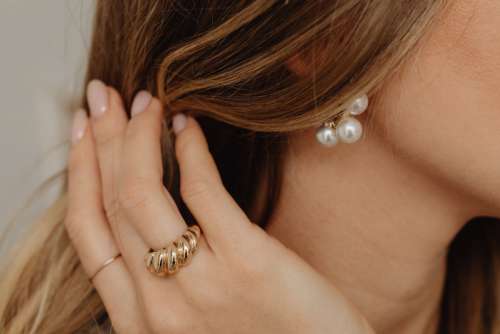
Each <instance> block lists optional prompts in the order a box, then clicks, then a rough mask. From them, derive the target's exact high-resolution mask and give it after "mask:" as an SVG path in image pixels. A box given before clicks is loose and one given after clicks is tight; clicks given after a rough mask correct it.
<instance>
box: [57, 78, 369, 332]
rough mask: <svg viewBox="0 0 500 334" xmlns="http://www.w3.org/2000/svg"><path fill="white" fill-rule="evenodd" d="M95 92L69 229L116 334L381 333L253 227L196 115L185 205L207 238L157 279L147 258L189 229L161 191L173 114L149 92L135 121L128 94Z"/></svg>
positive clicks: (181, 133)
mask: <svg viewBox="0 0 500 334" xmlns="http://www.w3.org/2000/svg"><path fill="white" fill-rule="evenodd" d="M87 96H88V100H89V105H90V109H91V114H92V118H91V120H88V119H87V118H86V114H85V113H83V111H80V112H78V113H77V116H76V118H75V123H74V124H75V125H74V133H73V146H72V150H71V153H70V158H69V163H68V166H69V180H68V181H69V189H68V190H69V205H68V213H67V217H66V219H65V224H66V227H67V230H68V234H69V236H70V238H71V240H72V241H73V243H74V245H75V248H76V250H77V252H78V255H79V257H80V259H81V262H82V265H83V267H84V269H85V270H86V272H87V274H88V275H89V276H90V277H91V279H92V281H93V283H94V285H95V287H96V289H97V291H98V293H99V294H100V296H101V298H102V300H103V303H104V305H105V307H106V309H107V311H108V314H109V316H110V319H111V321H112V323H113V326H114V328H115V330H116V331H118V332H119V333H169V334H176V333H179V334H180V333H242V334H245V333H249V334H250V333H252V334H253V333H263V334H265V333H297V334H298V333H318V334H319V333H336V332H342V333H359V334H366V333H373V332H372V330H371V328H370V327H369V325H368V324H367V322H366V320H365V319H364V317H363V316H362V315H361V314H359V313H358V311H357V310H356V309H355V308H354V307H352V305H351V304H350V303H349V302H348V301H347V300H346V299H345V298H344V297H343V296H342V295H341V293H340V292H339V291H338V290H337V289H336V288H335V287H334V286H332V285H331V284H330V283H329V282H328V281H327V280H326V279H325V277H323V276H322V275H320V274H319V273H318V272H317V271H315V270H314V269H313V268H312V267H311V266H310V265H309V264H307V263H306V262H305V261H304V260H302V259H301V258H300V257H299V256H297V255H296V254H295V253H293V252H292V251H290V250H289V249H287V248H286V247H285V246H283V245H282V244H281V243H279V242H278V241H277V240H276V239H274V238H272V237H270V236H269V235H268V234H267V233H265V231H263V230H261V229H260V228H259V227H257V226H256V225H254V224H252V223H251V222H250V220H249V219H248V218H247V217H246V215H245V214H244V212H243V211H242V210H241V209H240V208H239V207H238V206H237V204H236V202H235V201H234V200H233V199H232V198H231V197H230V195H229V194H228V193H227V191H226V190H225V189H224V186H223V184H222V182H221V180H220V177H219V174H218V172H217V168H216V166H215V163H214V161H213V159H212V157H211V155H210V153H209V151H208V146H207V143H206V141H205V137H204V135H203V132H202V130H201V128H200V127H199V125H198V124H197V122H196V120H195V119H194V118H191V117H188V118H187V119H186V118H185V116H181V115H179V116H177V117H176V120H175V121H174V129H176V132H177V138H176V156H177V159H178V161H179V166H180V171H181V194H182V198H183V200H184V202H185V203H186V204H187V205H188V207H189V209H190V211H191V212H192V213H193V215H194V216H195V217H196V219H197V221H198V223H199V225H200V227H201V230H202V231H203V234H202V236H201V237H200V242H199V250H198V252H197V253H196V254H195V255H194V257H193V259H192V261H191V263H189V264H188V265H187V266H185V267H183V268H181V270H180V271H179V272H178V273H176V274H175V275H173V276H168V277H159V276H157V275H155V274H153V273H150V272H149V271H148V270H147V269H146V265H145V263H144V256H145V255H146V253H147V252H148V250H149V249H150V248H153V249H160V248H162V247H165V246H166V245H168V244H169V243H170V242H172V241H174V240H175V239H176V238H177V237H179V236H180V235H181V234H182V233H183V232H184V231H185V230H186V228H187V226H186V224H185V222H184V220H183V218H182V217H181V215H180V214H179V211H178V210H177V208H176V206H175V203H174V202H173V201H172V198H171V197H170V195H169V193H168V191H167V190H166V189H165V187H164V186H163V185H162V160H161V146H160V137H161V130H162V126H161V124H162V119H163V112H164V111H163V110H162V106H161V103H160V102H159V100H158V99H156V98H151V96H150V95H148V93H146V92H140V93H139V94H138V97H137V98H136V102H134V105H133V106H132V114H133V117H132V119H131V120H128V116H127V114H126V113H125V110H124V109H123V104H122V101H121V99H120V96H119V95H118V93H117V92H116V91H115V90H114V89H112V88H110V87H107V86H105V85H104V84H103V83H102V82H99V81H92V82H91V83H90V84H89V87H88V94H87ZM139 96H140V98H139ZM145 97H147V98H146V100H147V103H145V102H144V101H145V99H144V98H145ZM137 101H142V102H137ZM137 105H143V107H144V108H140V109H137V108H135V106H137ZM134 110H141V112H139V113H137V112H135V113H134ZM179 117H180V118H179ZM183 117H184V118H183ZM181 125H182V127H181ZM117 253H121V255H122V256H121V257H119V258H118V259H117V260H116V261H113V262H111V264H109V265H107V266H106V267H104V269H102V270H100V271H99V269H100V268H101V266H102V264H103V263H105V262H106V260H107V259H109V258H112V257H113V256H115V254H117ZM269 254H272V256H269ZM96 272H97V274H96ZM290 291H293V293H290Z"/></svg>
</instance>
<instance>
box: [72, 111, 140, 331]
mask: <svg viewBox="0 0 500 334" xmlns="http://www.w3.org/2000/svg"><path fill="white" fill-rule="evenodd" d="M90 132H91V129H90V128H89V127H88V119H87V116H86V114H85V112H84V111H83V110H80V111H78V112H77V113H76V115H75V120H74V126H73V133H72V142H73V147H72V149H71V152H70V156H69V162H68V170H69V174H68V200H69V201H68V212H67V217H66V219H65V226H66V229H67V231H68V234H69V236H70V238H71V240H72V242H73V244H74V246H75V248H76V251H77V253H78V256H79V258H80V261H81V263H82V266H83V268H84V270H85V271H86V273H87V275H88V276H89V277H92V276H94V274H95V273H96V272H97V271H98V270H99V269H100V268H101V266H102V264H103V263H105V261H106V260H108V259H110V258H112V257H113V256H115V255H116V254H118V252H119V251H118V248H117V246H116V244H115V242H114V240H113V236H112V234H111V231H110V230H109V227H108V224H107V222H106V218H105V215H104V211H103V207H102V204H101V198H100V195H101V184H100V180H99V168H98V165H97V158H96V152H95V150H94V145H93V139H92V135H91V133H90ZM93 283H94V285H95V287H96V289H97V291H98V293H99V295H100V296H101V298H102V300H103V302H104V304H105V306H106V309H107V310H108V312H109V315H110V317H111V319H112V321H113V322H114V323H121V322H122V320H121V318H122V315H123V314H128V315H130V319H133V320H134V321H135V322H136V323H137V324H140V319H136V318H134V317H135V315H136V312H135V310H136V309H137V302H136V299H135V296H134V294H133V290H132V288H133V285H132V280H131V277H130V275H129V273H128V272H127V269H126V268H125V266H124V264H123V262H122V261H120V260H116V261H113V262H112V263H111V264H110V265H108V266H106V267H105V268H104V269H103V270H101V271H100V272H99V273H98V274H97V275H96V276H95V277H94V279H93ZM123 301H126V303H124V302H123Z"/></svg>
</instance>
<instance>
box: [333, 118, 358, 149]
mask: <svg viewBox="0 0 500 334" xmlns="http://www.w3.org/2000/svg"><path fill="white" fill-rule="evenodd" d="M362 135H363V126H362V125H361V123H360V122H359V121H358V120H357V119H355V118H353V117H347V118H344V119H343V120H342V121H340V123H339V124H338V125H337V137H338V138H339V139H340V141H341V142H343V143H347V144H352V143H355V142H357V141H358V140H359V139H360V138H361V136H362Z"/></svg>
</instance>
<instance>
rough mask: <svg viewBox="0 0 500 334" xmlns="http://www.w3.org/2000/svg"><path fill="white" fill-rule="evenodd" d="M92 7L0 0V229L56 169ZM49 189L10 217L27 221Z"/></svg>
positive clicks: (71, 0) (81, 0)
mask: <svg viewBox="0 0 500 334" xmlns="http://www.w3.org/2000/svg"><path fill="white" fill-rule="evenodd" d="M92 6H93V1H90V0H0V60H1V61H0V101H1V104H2V106H1V108H2V110H1V115H2V117H1V121H0V230H1V229H3V228H4V227H5V226H6V224H7V222H8V221H9V220H11V219H12V218H13V217H14V215H15V214H16V212H17V211H19V208H21V207H22V206H23V204H24V203H25V201H26V200H27V199H28V197H29V196H30V194H31V193H32V192H33V191H34V189H35V188H36V187H37V185H39V184H40V183H42V182H43V181H44V180H45V179H47V177H49V176H50V175H52V174H54V173H55V172H57V171H58V170H60V169H61V168H63V167H64V164H65V161H66V150H67V144H66V145H64V146H62V147H61V146H60V147H59V148H57V149H54V147H56V146H57V145H60V144H64V143H65V141H66V140H67V138H68V131H69V119H70V113H69V110H67V108H66V107H65V105H66V104H67V103H68V102H70V101H72V100H74V99H75V98H77V97H78V96H79V94H80V91H81V88H80V84H81V81H82V78H83V74H84V70H85V66H84V64H85V56H86V54H87V49H88V44H89V28H90V24H89V22H90V21H91V8H92ZM56 192H57V185H56V186H55V187H52V188H51V189H49V191H48V192H46V193H45V195H43V196H37V197H36V201H35V203H34V205H33V206H32V209H31V210H29V211H27V213H26V211H25V214H23V215H22V216H21V217H20V218H19V219H18V221H20V222H30V221H32V218H31V216H32V215H35V214H36V213H37V212H39V210H40V209H41V208H43V207H45V206H46V205H47V204H48V203H49V202H51V201H52V199H53V198H54V196H55V194H56ZM22 226H23V223H18V224H17V225H16V231H19V230H20V229H21V227H22ZM11 240H12V239H11Z"/></svg>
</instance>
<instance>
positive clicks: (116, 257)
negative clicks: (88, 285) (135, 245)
mask: <svg viewBox="0 0 500 334" xmlns="http://www.w3.org/2000/svg"><path fill="white" fill-rule="evenodd" d="M120 256H122V255H121V254H120V253H118V254H116V255H115V256H113V257H110V258H109V259H107V260H106V261H104V262H103V264H101V266H100V267H99V269H97V270H96V272H95V273H94V274H93V275H92V276H90V278H89V279H90V280H91V281H92V280H94V278H95V277H96V276H97V274H99V273H100V272H101V271H102V270H103V269H104V268H106V267H107V266H109V265H110V264H111V263H113V262H114V261H115V260H117V259H118V258H119V257H120Z"/></svg>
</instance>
